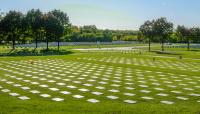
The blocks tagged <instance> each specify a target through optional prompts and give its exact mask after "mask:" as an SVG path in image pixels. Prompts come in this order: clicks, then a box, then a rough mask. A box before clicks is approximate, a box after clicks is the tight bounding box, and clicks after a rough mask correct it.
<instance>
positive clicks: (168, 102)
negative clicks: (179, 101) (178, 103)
mask: <svg viewBox="0 0 200 114" xmlns="http://www.w3.org/2000/svg"><path fill="white" fill-rule="evenodd" d="M160 102H161V103H163V104H169V105H171V104H174V102H172V101H160Z"/></svg>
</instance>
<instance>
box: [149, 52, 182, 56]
mask: <svg viewBox="0 0 200 114" xmlns="http://www.w3.org/2000/svg"><path fill="white" fill-rule="evenodd" d="M151 52H154V53H156V54H162V55H182V54H179V53H175V52H169V51H151Z"/></svg>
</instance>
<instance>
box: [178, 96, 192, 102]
mask: <svg viewBox="0 0 200 114" xmlns="http://www.w3.org/2000/svg"><path fill="white" fill-rule="evenodd" d="M176 98H177V99H180V100H184V101H185V100H188V99H189V98H186V97H180V96H179V97H176Z"/></svg>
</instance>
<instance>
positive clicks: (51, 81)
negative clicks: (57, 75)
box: [48, 80, 56, 83]
mask: <svg viewBox="0 0 200 114" xmlns="http://www.w3.org/2000/svg"><path fill="white" fill-rule="evenodd" d="M48 82H49V83H55V82H56V81H55V80H49V81H48Z"/></svg>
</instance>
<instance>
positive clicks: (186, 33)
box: [177, 25, 194, 51]
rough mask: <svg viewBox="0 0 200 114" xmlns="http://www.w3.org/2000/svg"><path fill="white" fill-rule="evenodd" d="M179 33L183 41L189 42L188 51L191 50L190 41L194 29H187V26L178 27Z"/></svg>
mask: <svg viewBox="0 0 200 114" xmlns="http://www.w3.org/2000/svg"><path fill="white" fill-rule="evenodd" d="M177 31H178V32H179V34H180V36H181V37H182V39H183V40H185V41H186V42H187V50H188V51H189V50H190V41H191V37H192V34H193V31H194V30H193V29H191V28H187V27H185V26H180V25H179V26H178V27H177Z"/></svg>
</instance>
